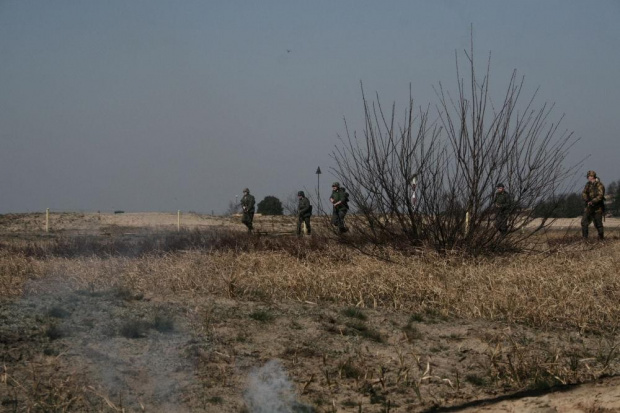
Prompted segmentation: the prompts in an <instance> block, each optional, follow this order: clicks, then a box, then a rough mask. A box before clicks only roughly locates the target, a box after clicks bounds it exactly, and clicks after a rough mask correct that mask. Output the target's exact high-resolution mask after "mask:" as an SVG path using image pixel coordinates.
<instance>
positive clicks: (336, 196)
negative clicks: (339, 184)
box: [330, 188, 349, 209]
mask: <svg viewBox="0 0 620 413" xmlns="http://www.w3.org/2000/svg"><path fill="white" fill-rule="evenodd" d="M345 192H346V191H345V190H344V189H343V188H338V189H337V190H335V191H333V192H332V196H331V197H330V200H331V201H332V204H336V203H338V202H340V204H338V205H334V208H336V209H349V206H348V205H347V204H346V196H345Z"/></svg>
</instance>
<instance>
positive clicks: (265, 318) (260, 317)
mask: <svg viewBox="0 0 620 413" xmlns="http://www.w3.org/2000/svg"><path fill="white" fill-rule="evenodd" d="M250 318H251V319H253V320H256V321H260V322H261V323H268V322H271V321H273V319H274V318H275V316H274V315H273V314H272V313H271V312H270V311H269V310H256V311H254V312H252V313H250Z"/></svg>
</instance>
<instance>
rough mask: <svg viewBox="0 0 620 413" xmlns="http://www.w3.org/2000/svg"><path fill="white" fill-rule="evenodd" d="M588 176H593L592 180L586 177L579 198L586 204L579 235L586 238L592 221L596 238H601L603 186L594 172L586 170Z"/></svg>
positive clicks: (603, 205) (603, 204)
mask: <svg viewBox="0 0 620 413" xmlns="http://www.w3.org/2000/svg"><path fill="white" fill-rule="evenodd" d="M587 177H588V178H594V180H593V181H590V180H589V179H588V183H587V184H586V186H585V187H584V188H583V192H582V193H581V198H583V201H584V202H585V204H586V206H585V209H584V211H583V217H582V218H581V235H582V236H583V237H584V238H588V227H589V226H590V224H591V223H592V221H594V226H595V227H596V231H597V232H598V238H599V239H603V238H604V234H603V213H604V209H605V186H604V185H603V183H602V182H601V180H600V179H598V178H597V176H596V172H594V171H588V175H587Z"/></svg>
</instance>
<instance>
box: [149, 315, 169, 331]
mask: <svg viewBox="0 0 620 413" xmlns="http://www.w3.org/2000/svg"><path fill="white" fill-rule="evenodd" d="M151 328H153V329H155V330H157V331H159V332H160V333H170V332H172V331H174V319H173V318H172V317H171V316H170V315H168V314H164V313H163V312H160V311H158V312H157V313H156V314H155V317H153V322H152V323H151Z"/></svg>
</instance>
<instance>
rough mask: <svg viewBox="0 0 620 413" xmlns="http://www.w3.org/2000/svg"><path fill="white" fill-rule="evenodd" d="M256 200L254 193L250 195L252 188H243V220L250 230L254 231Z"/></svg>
mask: <svg viewBox="0 0 620 413" xmlns="http://www.w3.org/2000/svg"><path fill="white" fill-rule="evenodd" d="M255 203H256V200H255V199H254V196H253V195H250V190H249V189H248V188H245V189H244V190H243V198H241V208H243V218H241V222H242V223H244V224H245V226H246V227H248V232H252V221H253V220H254V204H255Z"/></svg>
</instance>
